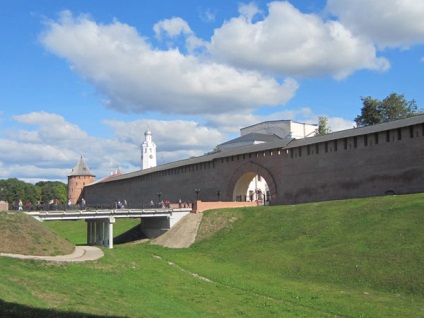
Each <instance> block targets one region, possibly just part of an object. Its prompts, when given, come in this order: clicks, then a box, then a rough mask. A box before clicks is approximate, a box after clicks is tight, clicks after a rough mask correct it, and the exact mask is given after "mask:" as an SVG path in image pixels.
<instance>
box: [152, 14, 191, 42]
mask: <svg viewBox="0 0 424 318" xmlns="http://www.w3.org/2000/svg"><path fill="white" fill-rule="evenodd" d="M153 30H154V31H155V35H156V38H158V39H161V37H162V34H163V33H165V35H166V36H167V37H175V36H178V35H180V34H191V33H193V31H191V29H190V27H189V25H188V23H187V22H186V21H184V20H183V19H181V18H172V19H165V20H162V21H159V22H158V23H156V24H155V25H154V26H153Z"/></svg>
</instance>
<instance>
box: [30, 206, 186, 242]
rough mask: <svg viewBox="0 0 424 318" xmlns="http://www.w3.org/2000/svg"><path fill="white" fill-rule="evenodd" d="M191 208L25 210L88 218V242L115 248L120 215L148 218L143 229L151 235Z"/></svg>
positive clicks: (40, 215) (49, 217)
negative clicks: (114, 243)
mask: <svg viewBox="0 0 424 318" xmlns="http://www.w3.org/2000/svg"><path fill="white" fill-rule="evenodd" d="M190 212H191V208H178V209H112V210H106V209H102V210H88V211H83V210H81V211H75V210H72V211H37V212H25V213H26V214H28V215H29V216H32V217H33V218H34V219H36V220H39V221H41V222H42V221H67V220H85V221H86V223H87V244H88V245H101V246H105V247H108V248H113V224H114V223H115V219H117V218H140V219H144V221H143V222H142V224H141V227H142V230H143V231H144V232H145V234H146V235H147V236H148V237H150V235H152V236H157V235H160V234H161V233H164V232H166V231H167V230H169V229H170V228H171V227H172V226H173V225H174V224H176V223H177V222H178V221H179V220H180V219H181V218H182V217H183V216H185V215H186V214H188V213H190Z"/></svg>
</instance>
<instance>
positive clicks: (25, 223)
mask: <svg viewBox="0 0 424 318" xmlns="http://www.w3.org/2000/svg"><path fill="white" fill-rule="evenodd" d="M74 248H75V246H74V244H73V243H71V242H70V241H68V240H66V239H64V238H63V237H62V236H60V235H59V234H56V233H54V232H52V231H51V230H49V229H47V228H46V227H45V226H43V225H42V224H41V223H40V222H38V221H36V220H35V219H33V218H32V217H29V216H27V215H26V214H24V213H22V212H0V252H2V253H15V254H24V255H42V256H46V255H47V256H54V255H64V254H70V253H72V252H73V251H74Z"/></svg>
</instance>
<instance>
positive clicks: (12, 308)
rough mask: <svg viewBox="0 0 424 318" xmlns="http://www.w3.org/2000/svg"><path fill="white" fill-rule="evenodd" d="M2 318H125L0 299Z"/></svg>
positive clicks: (0, 315) (0, 314)
mask: <svg viewBox="0 0 424 318" xmlns="http://www.w3.org/2000/svg"><path fill="white" fill-rule="evenodd" d="M0 317H5V318H6V317H7V318H21V317H22V318H32V317H43V318H82V317H85V318H99V317H111V318H122V317H123V316H105V315H100V316H98V315H91V314H84V313H80V312H67V311H60V310H55V309H42V308H34V307H30V306H26V305H21V304H15V303H9V302H6V301H3V300H1V299H0Z"/></svg>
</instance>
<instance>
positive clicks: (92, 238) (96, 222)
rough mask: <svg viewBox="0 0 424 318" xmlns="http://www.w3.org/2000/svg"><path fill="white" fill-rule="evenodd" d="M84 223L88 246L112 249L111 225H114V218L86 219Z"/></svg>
mask: <svg viewBox="0 0 424 318" xmlns="http://www.w3.org/2000/svg"><path fill="white" fill-rule="evenodd" d="M86 222H87V244H88V245H100V246H105V247H108V248H113V224H114V223H115V218H113V217H109V218H107V219H88V220H86Z"/></svg>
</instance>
